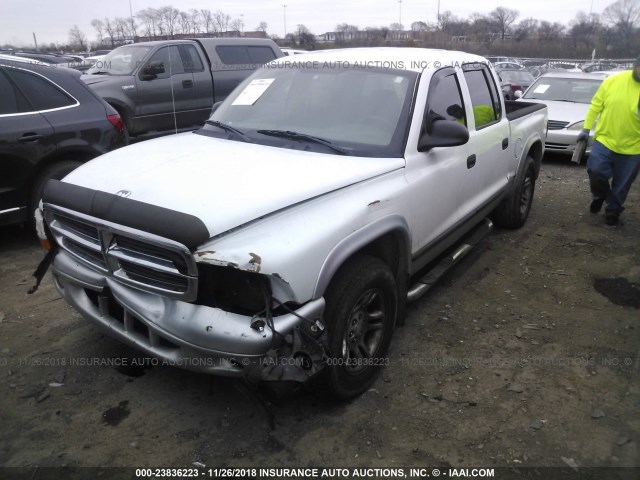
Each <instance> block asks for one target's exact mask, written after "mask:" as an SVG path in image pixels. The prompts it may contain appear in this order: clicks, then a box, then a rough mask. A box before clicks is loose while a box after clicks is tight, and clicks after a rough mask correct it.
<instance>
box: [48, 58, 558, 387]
mask: <svg viewBox="0 0 640 480" xmlns="http://www.w3.org/2000/svg"><path fill="white" fill-rule="evenodd" d="M499 86H500V83H499V82H498V81H497V75H496V73H495V71H494V70H493V69H492V67H491V66H490V65H489V64H488V62H486V61H485V60H484V59H483V58H482V57H478V56H475V55H469V54H465V53H461V52H452V51H444V50H428V49H415V48H406V49H394V48H373V49H347V50H337V51H326V52H319V53H313V54H308V55H297V56H295V57H286V58H282V59H279V60H275V61H273V62H271V63H269V64H266V65H265V66H264V67H262V68H261V69H259V70H258V71H256V72H255V73H254V74H253V75H252V76H250V77H249V78H248V79H247V80H245V81H244V82H243V83H242V84H241V85H240V86H239V87H238V88H237V89H236V90H235V91H234V92H233V93H232V94H231V95H230V96H229V97H228V98H227V99H226V101H224V102H223V103H222V104H221V106H219V108H217V109H216V110H215V112H214V113H213V114H212V116H211V118H210V119H209V120H208V121H207V124H206V125H205V126H204V128H202V129H201V130H199V131H197V132H194V133H185V134H179V135H173V136H170V137H164V138H160V139H156V140H151V141H147V142H142V143H139V144H136V145H132V146H129V147H126V148H123V149H120V150H118V151H116V152H113V153H108V154H106V155H104V156H102V157H100V158H98V159H96V160H93V161H91V162H89V163H88V164H87V165H84V166H82V167H80V168H79V169H78V170H76V171H74V172H73V173H72V174H70V175H69V176H68V177H66V178H65V179H64V180H63V181H51V182H49V184H48V185H47V187H46V190H45V193H44V196H43V214H44V219H45V222H46V230H47V231H48V232H49V238H50V240H51V243H52V245H53V249H54V250H52V252H53V253H52V254H51V253H50V255H53V254H55V257H54V259H53V264H52V270H53V278H54V282H55V284H56V286H57V288H58V290H59V291H60V292H61V294H62V295H63V296H64V298H65V299H66V301H67V302H69V303H70V304H71V305H72V306H73V307H75V308H76V309H77V310H78V311H79V312H80V313H82V315H83V316H84V317H86V318H87V319H89V320H91V321H93V322H94V323H96V324H97V325H99V326H101V327H103V328H104V329H106V330H107V331H109V332H110V333H111V334H112V335H113V336H115V337H116V338H118V339H120V340H122V341H123V342H125V343H127V344H129V345H131V346H133V347H135V348H138V349H140V350H142V351H144V352H146V353H147V354H149V355H153V356H155V357H157V358H159V359H161V360H162V362H164V363H166V364H170V365H176V366H180V367H184V368H188V369H193V370H199V371H205V372H209V373H212V374H218V375H227V376H238V377H239V376H245V377H246V378H248V379H251V380H255V381H262V382H285V381H291V382H299V383H302V382H306V381H307V380H309V379H311V378H315V379H317V380H318V381H319V382H321V384H322V385H324V386H325V388H326V390H327V391H328V392H330V393H331V394H332V395H334V396H335V397H338V398H343V399H345V398H350V397H353V396H356V395H359V394H361V393H362V392H364V391H366V390H367V389H368V388H369V387H370V386H371V384H372V383H373V382H374V380H375V378H376V375H377V374H378V373H379V371H380V369H381V368H383V367H384V366H385V365H386V364H388V362H389V360H388V358H387V357H386V352H387V349H388V347H389V344H390V341H391V337H392V333H393V331H394V329H395V328H396V327H397V326H398V325H400V324H402V323H403V319H404V316H405V310H406V305H407V302H408V301H411V300H413V299H415V298H417V297H419V296H420V295H421V294H422V293H424V292H425V291H426V290H427V289H428V288H429V287H430V286H431V285H432V284H433V283H434V282H435V281H436V279H437V278H438V277H439V276H440V275H441V274H442V273H443V272H445V271H446V270H447V269H448V268H449V267H450V266H451V265H453V264H454V263H455V262H456V261H458V260H459V259H460V258H461V257H462V256H463V255H464V254H465V253H466V252H467V251H469V249H470V248H471V247H472V246H473V245H475V244H476V243H477V242H478V241H479V240H480V239H481V238H482V237H483V236H484V235H485V234H486V233H487V232H488V231H489V230H490V229H491V226H492V224H493V223H494V222H495V223H496V224H498V225H500V226H504V227H507V228H518V227H520V226H522V225H523V224H524V223H525V221H526V219H527V216H528V214H529V210H530V208H531V205H532V201H533V194H534V186H535V182H536V179H537V177H538V172H539V170H540V162H541V159H542V155H543V152H544V140H545V133H546V123H547V111H546V107H545V106H544V105H538V104H527V103H524V102H518V103H515V102H514V103H509V102H507V103H505V101H504V99H503V97H502V95H501V91H500V87H499Z"/></svg>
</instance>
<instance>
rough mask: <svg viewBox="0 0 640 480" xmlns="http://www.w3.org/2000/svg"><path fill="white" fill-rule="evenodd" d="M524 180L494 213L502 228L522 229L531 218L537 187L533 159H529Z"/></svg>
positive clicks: (494, 217) (497, 222) (495, 219)
mask: <svg viewBox="0 0 640 480" xmlns="http://www.w3.org/2000/svg"><path fill="white" fill-rule="evenodd" d="M526 162H527V163H526V164H525V172H524V176H523V177H522V180H520V183H519V184H518V186H517V187H516V189H515V190H514V192H513V194H512V195H511V196H510V197H508V198H505V199H504V200H503V201H502V203H500V205H499V206H498V208H496V210H495V211H494V213H493V219H494V221H495V222H496V224H498V225H499V226H501V227H506V228H520V227H522V226H523V225H524V224H525V223H526V221H527V218H528V217H529V212H530V211H531V205H532V203H533V194H534V191H535V186H536V172H535V168H534V161H533V158H531V157H527V161H526Z"/></svg>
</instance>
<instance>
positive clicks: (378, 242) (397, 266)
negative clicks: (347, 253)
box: [356, 232, 407, 279]
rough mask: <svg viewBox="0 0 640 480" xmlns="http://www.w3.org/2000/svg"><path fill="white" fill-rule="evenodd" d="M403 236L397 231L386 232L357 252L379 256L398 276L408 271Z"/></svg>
mask: <svg viewBox="0 0 640 480" xmlns="http://www.w3.org/2000/svg"><path fill="white" fill-rule="evenodd" d="M401 241H402V237H401V236H400V235H399V234H398V233H395V232H390V233H386V234H384V235H383V236H381V237H379V238H376V239H375V240H374V241H372V242H371V243H369V244H368V245H365V246H364V247H362V248H361V249H360V250H359V251H358V252H356V253H362V254H365V255H371V256H372V257H377V258H379V259H380V260H382V261H383V262H384V263H386V264H387V265H388V266H389V268H390V269H391V272H392V273H393V275H394V276H395V277H396V279H397V278H399V276H400V275H401V274H403V273H406V271H407V263H406V259H407V258H406V252H405V248H402V244H401Z"/></svg>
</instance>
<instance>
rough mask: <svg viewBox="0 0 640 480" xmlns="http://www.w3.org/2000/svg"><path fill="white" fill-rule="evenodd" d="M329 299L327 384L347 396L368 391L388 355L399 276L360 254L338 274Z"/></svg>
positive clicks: (330, 389)
mask: <svg viewBox="0 0 640 480" xmlns="http://www.w3.org/2000/svg"><path fill="white" fill-rule="evenodd" d="M326 302H327V308H326V310H325V320H326V322H327V327H328V329H329V353H328V356H329V359H328V360H327V367H326V369H325V371H324V372H323V374H324V385H325V386H326V388H327V393H329V394H330V395H331V396H332V397H334V398H338V399H343V400H344V399H349V398H352V397H355V396H358V395H361V394H362V393H364V392H366V391H367V389H369V387H370V386H371V385H372V384H373V382H374V381H375V379H376V377H377V375H378V374H379V372H380V370H381V369H382V367H384V366H385V365H387V364H388V359H387V358H386V357H385V355H386V353H387V349H388V348H389V343H390V342H391V335H392V333H393V328H394V325H395V322H396V318H397V313H398V312H397V311H398V294H397V289H396V283H395V279H394V277H393V274H392V273H391V271H390V269H389V267H388V266H387V265H386V264H385V263H384V262H383V261H382V260H380V259H378V258H376V257H371V256H367V255H358V256H356V257H354V258H352V259H351V260H349V261H348V262H347V263H346V264H345V265H344V266H343V267H342V268H341V269H340V271H339V272H338V273H337V274H336V278H335V280H334V281H333V283H332V285H331V286H330V288H329V290H328V291H327V295H326Z"/></svg>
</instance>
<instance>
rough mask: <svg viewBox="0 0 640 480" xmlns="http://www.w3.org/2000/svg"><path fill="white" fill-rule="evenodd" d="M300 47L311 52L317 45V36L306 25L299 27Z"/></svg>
mask: <svg viewBox="0 0 640 480" xmlns="http://www.w3.org/2000/svg"><path fill="white" fill-rule="evenodd" d="M298 45H300V46H301V47H302V48H306V49H307V50H311V49H313V48H314V47H315V45H316V36H315V35H314V34H313V33H311V32H310V31H309V29H308V28H307V27H305V26H304V25H298Z"/></svg>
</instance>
